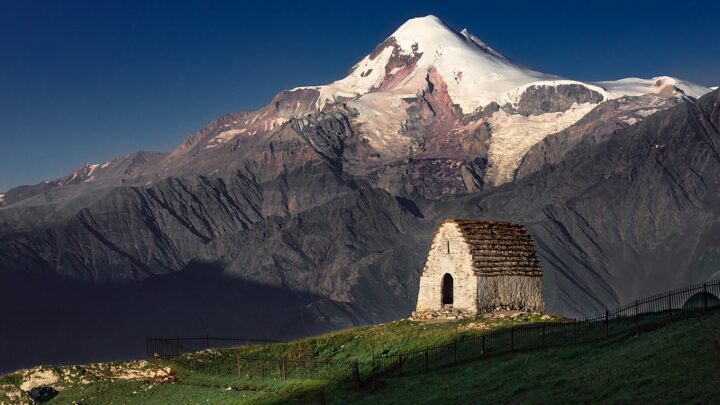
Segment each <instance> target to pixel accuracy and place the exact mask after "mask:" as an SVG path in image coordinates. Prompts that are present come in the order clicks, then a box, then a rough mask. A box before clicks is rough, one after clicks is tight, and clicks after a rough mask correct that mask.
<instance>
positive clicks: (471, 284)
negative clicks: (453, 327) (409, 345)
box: [417, 222, 477, 314]
mask: <svg viewBox="0 0 720 405" xmlns="http://www.w3.org/2000/svg"><path fill="white" fill-rule="evenodd" d="M448 243H449V246H450V252H449V253H448ZM446 273H448V274H450V275H451V276H452V277H453V301H454V302H453V308H455V309H459V310H461V311H463V312H468V313H473V314H474V313H476V312H477V300H476V296H475V294H476V286H477V281H476V276H475V274H474V271H473V264H472V255H471V254H470V246H469V245H468V244H467V243H466V242H465V239H464V238H463V235H462V233H461V232H460V229H459V228H458V226H457V224H454V223H452V222H446V223H443V224H442V225H441V226H440V227H439V228H438V230H437V231H436V232H435V236H434V237H433V241H432V245H431V246H430V252H429V253H428V256H427V259H426V261H425V268H424V269H423V274H422V277H421V278H420V292H419V294H418V303H417V312H428V311H437V310H439V309H440V308H441V307H442V278H443V276H444V275H445V274H446Z"/></svg>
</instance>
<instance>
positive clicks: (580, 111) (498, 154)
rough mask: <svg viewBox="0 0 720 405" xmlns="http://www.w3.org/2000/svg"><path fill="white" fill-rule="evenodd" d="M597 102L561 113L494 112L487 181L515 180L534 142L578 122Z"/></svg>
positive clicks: (497, 182) (496, 182) (497, 183)
mask: <svg viewBox="0 0 720 405" xmlns="http://www.w3.org/2000/svg"><path fill="white" fill-rule="evenodd" d="M596 105H597V104H592V103H585V104H581V105H573V107H572V108H570V109H569V110H568V111H565V112H562V113H547V114H541V115H530V116H527V117H524V116H522V115H518V114H507V113H506V112H504V111H502V110H501V111H498V112H496V113H495V114H493V116H492V117H491V118H490V119H489V120H488V123H489V124H490V126H491V127H492V130H493V134H492V137H491V138H490V150H489V151H488V161H489V162H490V168H489V170H488V171H487V173H486V174H485V181H486V182H487V183H489V184H493V185H500V184H503V183H507V182H510V181H512V179H513V175H514V173H515V170H516V169H517V167H518V165H519V164H520V161H521V159H522V158H523V156H525V154H526V153H527V152H528V151H529V150H530V148H531V147H532V146H533V145H535V144H536V143H538V142H540V141H541V140H543V139H544V138H545V137H546V136H548V135H550V134H553V133H556V132H559V131H562V130H563V129H565V128H567V127H569V126H570V125H572V124H574V123H576V122H577V121H578V120H580V118H582V117H583V116H585V114H587V113H588V112H590V110H592V109H593V108H595V106H596Z"/></svg>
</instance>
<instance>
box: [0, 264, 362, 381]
mask: <svg viewBox="0 0 720 405" xmlns="http://www.w3.org/2000/svg"><path fill="white" fill-rule="evenodd" d="M0 305H2V306H1V308H3V311H2V312H3V316H2V318H3V320H2V328H0V330H1V332H0V372H6V371H11V370H14V369H17V368H21V367H30V366H34V365H38V364H66V363H87V362H95V361H109V360H127V359H135V358H142V357H144V356H145V338H146V336H175V335H183V336H206V335H210V336H241V337H247V338H267V339H277V340H286V339H290V338H297V337H301V336H308V335H313V334H318V333H322V332H325V331H329V330H331V329H338V328H342V327H346V326H351V325H353V324H359V323H363V322H362V321H361V320H359V319H358V318H357V317H353V316H348V314H347V312H348V311H350V310H349V309H348V308H343V306H344V304H341V303H337V302H334V301H331V300H328V299H326V298H324V297H321V296H319V295H315V294H310V293H304V292H296V291H291V290H289V289H286V288H281V287H272V286H267V285H261V284H258V283H252V282H247V281H243V280H241V279H238V278H233V277H229V276H226V275H223V274H222V272H221V269H220V268H219V267H218V266H216V265H214V264H209V263H194V264H193V265H191V266H189V267H188V268H187V269H186V270H184V271H181V272H178V273H174V274H169V275H165V276H159V277H154V278H151V279H148V280H145V281H143V282H141V283H137V284H134V283H128V284H122V285H109V284H91V283H79V282H70V281H68V280H65V279H61V278H60V277H58V276H56V275H47V276H37V275H34V276H32V275H19V274H7V273H3V272H0ZM318 308H320V310H318ZM328 308H330V310H329V311H328ZM328 312H329V313H331V314H333V313H334V314H333V316H328V315H327V314H328ZM339 313H343V315H344V316H341V317H339V316H334V315H337V314H339Z"/></svg>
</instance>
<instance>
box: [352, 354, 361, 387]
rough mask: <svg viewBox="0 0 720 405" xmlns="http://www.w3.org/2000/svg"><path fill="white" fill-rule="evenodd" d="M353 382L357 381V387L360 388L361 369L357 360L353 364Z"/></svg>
mask: <svg viewBox="0 0 720 405" xmlns="http://www.w3.org/2000/svg"><path fill="white" fill-rule="evenodd" d="M353 380H355V385H357V387H358V388H360V368H359V367H358V361H357V360H355V361H354V362H353Z"/></svg>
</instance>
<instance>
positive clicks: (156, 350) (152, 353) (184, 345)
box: [147, 336, 281, 358]
mask: <svg viewBox="0 0 720 405" xmlns="http://www.w3.org/2000/svg"><path fill="white" fill-rule="evenodd" d="M270 343H281V342H280V341H277V340H270V339H248V338H240V337H211V336H203V337H179V336H173V337H148V338H147V355H148V357H154V358H162V357H175V356H179V355H181V354H184V353H192V352H197V351H200V350H205V349H223V348H228V347H237V346H245V345H257V344H270Z"/></svg>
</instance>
